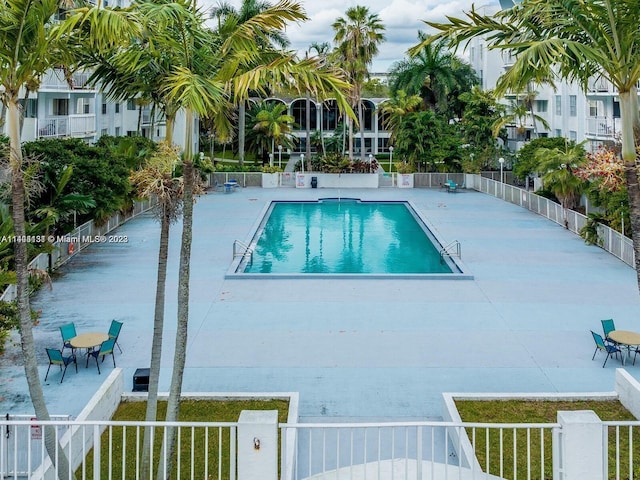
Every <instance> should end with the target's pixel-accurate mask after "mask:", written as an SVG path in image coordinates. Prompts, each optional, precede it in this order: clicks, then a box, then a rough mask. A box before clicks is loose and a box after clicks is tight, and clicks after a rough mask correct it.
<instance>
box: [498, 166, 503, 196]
mask: <svg viewBox="0 0 640 480" xmlns="http://www.w3.org/2000/svg"><path fill="white" fill-rule="evenodd" d="M498 162H500V184H501V186H500V190H501V193H502V196H503V197H504V171H503V169H502V167H503V165H504V158H502V157H500V158H499V159H498Z"/></svg>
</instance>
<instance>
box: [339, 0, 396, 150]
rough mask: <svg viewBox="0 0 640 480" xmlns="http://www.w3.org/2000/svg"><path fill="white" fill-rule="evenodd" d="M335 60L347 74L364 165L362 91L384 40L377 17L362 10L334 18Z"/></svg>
mask: <svg viewBox="0 0 640 480" xmlns="http://www.w3.org/2000/svg"><path fill="white" fill-rule="evenodd" d="M332 27H333V30H334V43H335V44H336V45H337V47H336V52H335V55H336V58H337V59H338V61H339V65H340V66H341V67H342V69H343V70H344V71H345V72H346V73H347V78H348V79H349V81H350V82H351V84H352V90H351V95H350V97H351V99H350V100H351V105H352V106H353V107H356V108H357V109H358V124H359V126H360V158H361V160H362V161H363V162H364V159H365V155H364V154H365V151H364V150H365V149H364V128H363V123H362V120H363V112H362V89H363V86H364V82H365V80H366V79H367V77H368V75H369V70H368V69H369V66H370V65H371V62H372V61H373V58H374V57H375V56H376V55H377V54H378V46H379V45H380V43H382V42H383V41H384V40H385V36H384V33H383V32H384V25H383V24H382V22H381V21H380V17H378V15H376V14H372V13H369V9H368V8H367V7H363V6H360V5H358V6H356V7H352V8H349V9H348V10H347V11H346V13H345V17H341V18H338V19H337V20H336V21H335V22H334V23H333V25H332ZM348 123H349V159H350V160H353V122H352V121H351V120H350V119H349V121H348Z"/></svg>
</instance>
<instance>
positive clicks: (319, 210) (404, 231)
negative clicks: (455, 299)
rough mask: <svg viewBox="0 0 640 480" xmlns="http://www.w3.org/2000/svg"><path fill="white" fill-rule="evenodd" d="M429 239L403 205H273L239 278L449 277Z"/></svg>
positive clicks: (343, 201) (337, 203) (400, 203)
mask: <svg viewBox="0 0 640 480" xmlns="http://www.w3.org/2000/svg"><path fill="white" fill-rule="evenodd" d="M430 237H431V238H430ZM432 240H433V241H435V238H434V237H433V235H432V234H431V233H430V232H429V230H428V229H427V228H426V226H425V225H424V224H423V223H422V222H421V221H420V220H419V218H418V216H417V215H416V214H415V212H413V209H412V208H411V207H410V205H409V204H408V203H406V202H361V201H354V200H351V201H345V200H344V199H342V200H340V201H338V200H323V201H319V202H273V203H272V204H271V207H270V208H269V209H268V211H267V214H266V215H265V220H263V222H262V223H261V225H260V227H259V228H258V231H257V232H256V236H255V237H254V241H253V242H252V245H251V248H252V249H253V258H252V261H251V262H250V263H249V262H247V263H249V264H247V265H246V266H245V268H244V273H263V274H430V273H452V269H451V268H450V265H449V264H448V263H447V262H446V261H442V259H441V257H440V254H439V250H440V248H441V247H440V245H438V247H436V246H434V243H433V241H432Z"/></svg>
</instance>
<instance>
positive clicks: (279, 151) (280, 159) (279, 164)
mask: <svg viewBox="0 0 640 480" xmlns="http://www.w3.org/2000/svg"><path fill="white" fill-rule="evenodd" d="M278 168H282V145H278Z"/></svg>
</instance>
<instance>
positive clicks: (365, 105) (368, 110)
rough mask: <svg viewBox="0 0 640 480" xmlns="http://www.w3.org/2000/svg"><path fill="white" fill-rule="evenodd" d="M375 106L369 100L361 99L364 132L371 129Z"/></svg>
mask: <svg viewBox="0 0 640 480" xmlns="http://www.w3.org/2000/svg"><path fill="white" fill-rule="evenodd" d="M375 111H376V107H375V105H374V104H373V102H371V101H369V100H362V128H363V129H364V131H365V132H371V131H373V114H374V113H375Z"/></svg>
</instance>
